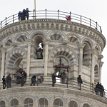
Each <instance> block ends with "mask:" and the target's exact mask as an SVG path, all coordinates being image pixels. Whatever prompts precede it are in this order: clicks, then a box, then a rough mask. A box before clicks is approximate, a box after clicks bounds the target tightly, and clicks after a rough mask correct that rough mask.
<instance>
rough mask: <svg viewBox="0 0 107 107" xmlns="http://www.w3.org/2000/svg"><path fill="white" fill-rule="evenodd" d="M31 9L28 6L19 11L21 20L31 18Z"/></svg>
mask: <svg viewBox="0 0 107 107" xmlns="http://www.w3.org/2000/svg"><path fill="white" fill-rule="evenodd" d="M29 12H30V11H29V9H28V8H26V9H23V11H19V13H18V20H19V21H21V20H26V19H27V20H29Z"/></svg>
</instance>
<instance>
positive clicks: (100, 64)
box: [98, 55, 103, 83]
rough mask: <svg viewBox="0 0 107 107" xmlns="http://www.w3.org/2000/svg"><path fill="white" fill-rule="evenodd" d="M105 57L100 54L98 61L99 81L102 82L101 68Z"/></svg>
mask: <svg viewBox="0 0 107 107" xmlns="http://www.w3.org/2000/svg"><path fill="white" fill-rule="evenodd" d="M102 58H103V55H99V58H98V60H99V61H98V62H99V70H98V75H99V82H100V83H101V69H102V66H103V62H102V61H101V60H102Z"/></svg>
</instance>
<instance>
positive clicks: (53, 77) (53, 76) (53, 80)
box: [52, 73, 56, 87]
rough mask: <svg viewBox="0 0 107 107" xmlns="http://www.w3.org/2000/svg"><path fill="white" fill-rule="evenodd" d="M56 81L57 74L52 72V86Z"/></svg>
mask: <svg viewBox="0 0 107 107" xmlns="http://www.w3.org/2000/svg"><path fill="white" fill-rule="evenodd" d="M55 83H56V75H55V73H53V74H52V86H53V87H54V86H55Z"/></svg>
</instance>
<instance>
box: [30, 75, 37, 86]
mask: <svg viewBox="0 0 107 107" xmlns="http://www.w3.org/2000/svg"><path fill="white" fill-rule="evenodd" d="M35 84H36V76H35V75H33V76H32V78H31V86H32V85H33V86H35Z"/></svg>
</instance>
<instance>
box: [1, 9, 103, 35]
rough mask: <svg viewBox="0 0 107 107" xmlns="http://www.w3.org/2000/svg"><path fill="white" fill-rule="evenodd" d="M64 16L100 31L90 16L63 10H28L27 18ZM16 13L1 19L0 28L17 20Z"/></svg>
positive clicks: (62, 18)
mask: <svg viewBox="0 0 107 107" xmlns="http://www.w3.org/2000/svg"><path fill="white" fill-rule="evenodd" d="M35 14H36V16H35ZM66 16H70V17H71V22H76V23H80V24H83V25H86V26H89V27H92V28H94V29H96V30H97V31H99V32H101V33H102V30H101V26H99V25H98V23H97V22H96V21H94V20H91V19H90V18H87V17H84V16H81V15H78V14H74V13H71V12H63V11H60V10H58V11H52V10H47V9H45V10H37V11H36V13H35V11H30V12H29V19H30V20H35V19H42V18H43V19H57V20H66ZM18 21H19V20H18V14H14V15H12V16H9V17H6V18H5V19H4V20H3V21H1V22H0V29H1V28H3V27H5V26H7V25H9V24H12V23H15V22H18Z"/></svg>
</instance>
